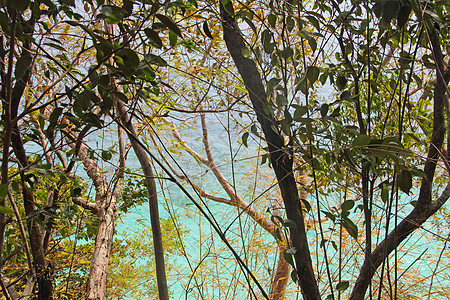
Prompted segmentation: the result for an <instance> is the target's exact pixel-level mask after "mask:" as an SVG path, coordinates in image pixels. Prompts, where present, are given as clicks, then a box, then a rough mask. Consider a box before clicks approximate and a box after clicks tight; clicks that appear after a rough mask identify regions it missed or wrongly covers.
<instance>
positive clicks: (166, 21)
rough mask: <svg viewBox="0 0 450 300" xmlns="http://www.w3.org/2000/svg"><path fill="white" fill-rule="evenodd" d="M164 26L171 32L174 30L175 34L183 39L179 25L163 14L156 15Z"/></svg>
mask: <svg viewBox="0 0 450 300" xmlns="http://www.w3.org/2000/svg"><path fill="white" fill-rule="evenodd" d="M155 16H156V17H157V18H158V19H159V20H160V21H161V22H162V23H163V24H164V25H166V26H167V28H169V29H170V30H172V31H173V32H174V33H176V34H177V35H178V36H179V37H182V35H181V30H180V28H179V27H178V26H177V24H175V22H174V21H173V20H172V19H171V18H169V17H167V16H164V15H161V14H156V15H155Z"/></svg>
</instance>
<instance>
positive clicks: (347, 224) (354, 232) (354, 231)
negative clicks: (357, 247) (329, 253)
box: [342, 218, 358, 240]
mask: <svg viewBox="0 0 450 300" xmlns="http://www.w3.org/2000/svg"><path fill="white" fill-rule="evenodd" d="M342 226H343V227H344V228H345V229H346V230H347V232H348V234H350V236H351V237H352V238H354V239H355V240H356V239H358V227H356V225H355V223H353V221H352V220H350V219H349V218H344V219H343V222H342Z"/></svg>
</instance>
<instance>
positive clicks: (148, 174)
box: [116, 99, 169, 300]
mask: <svg viewBox="0 0 450 300" xmlns="http://www.w3.org/2000/svg"><path fill="white" fill-rule="evenodd" d="M116 101H117V110H118V114H119V118H120V122H121V124H122V126H124V127H125V129H126V132H127V134H128V137H129V139H130V141H131V146H132V147H133V150H134V153H135V154H136V156H137V158H138V160H139V163H140V164H141V167H142V172H143V173H144V176H145V184H146V187H147V191H148V206H149V210H150V223H151V226H152V234H153V246H154V248H155V265H156V279H157V283H158V293H159V299H160V300H168V299H169V292H168V289H167V279H166V267H165V263H164V247H163V242H162V234H161V225H160V223H159V209H158V195H157V190H156V183H155V178H154V176H153V168H152V165H151V164H150V160H149V159H148V156H147V153H146V152H145V149H144V148H143V147H142V146H141V144H140V143H139V142H138V140H137V134H136V131H135V130H134V127H133V124H132V122H131V119H130V118H129V116H128V114H127V111H126V109H125V105H124V103H123V102H122V101H120V100H119V99H116Z"/></svg>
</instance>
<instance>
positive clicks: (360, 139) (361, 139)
mask: <svg viewBox="0 0 450 300" xmlns="http://www.w3.org/2000/svg"><path fill="white" fill-rule="evenodd" d="M371 140H372V138H371V137H370V136H368V135H365V134H360V135H358V136H357V137H356V138H355V139H354V140H353V143H352V144H353V146H355V147H361V146H365V145H369V144H370V141H371Z"/></svg>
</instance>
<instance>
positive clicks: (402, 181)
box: [397, 170, 412, 195]
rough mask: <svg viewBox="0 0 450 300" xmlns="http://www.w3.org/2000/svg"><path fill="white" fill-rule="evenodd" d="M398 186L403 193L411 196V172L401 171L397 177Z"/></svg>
mask: <svg viewBox="0 0 450 300" xmlns="http://www.w3.org/2000/svg"><path fill="white" fill-rule="evenodd" d="M397 184H398V187H399V188H400V190H402V192H404V193H406V194H408V195H409V191H410V190H411V188H412V176H411V172H410V171H409V170H401V171H400V173H399V174H398V177H397Z"/></svg>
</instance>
